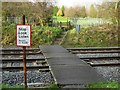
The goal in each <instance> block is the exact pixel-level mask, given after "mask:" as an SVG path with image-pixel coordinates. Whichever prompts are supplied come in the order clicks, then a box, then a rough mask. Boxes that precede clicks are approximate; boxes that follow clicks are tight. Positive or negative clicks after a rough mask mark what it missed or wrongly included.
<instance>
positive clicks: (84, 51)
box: [67, 47, 120, 67]
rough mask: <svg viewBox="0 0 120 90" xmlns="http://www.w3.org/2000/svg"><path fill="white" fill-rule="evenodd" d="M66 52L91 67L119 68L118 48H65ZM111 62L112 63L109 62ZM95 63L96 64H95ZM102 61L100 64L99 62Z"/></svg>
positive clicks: (119, 51)
mask: <svg viewBox="0 0 120 90" xmlns="http://www.w3.org/2000/svg"><path fill="white" fill-rule="evenodd" d="M67 50H68V51H69V52H70V53H72V54H76V55H77V56H78V57H79V58H80V59H81V60H84V61H85V62H86V63H88V64H90V65H91V66H92V67H103V66H104V67H119V66H120V60H119V59H120V56H119V53H120V48H119V47H109V48H107V47H103V48H97V47H96V48H67ZM111 60H112V62H110V61H111ZM95 61H96V62H97V63H96V62H95ZM99 61H102V62H99Z"/></svg>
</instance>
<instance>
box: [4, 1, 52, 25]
mask: <svg viewBox="0 0 120 90" xmlns="http://www.w3.org/2000/svg"><path fill="white" fill-rule="evenodd" d="M51 6H52V3H51V2H47V1H46V2H36V3H34V4H33V3H31V2H19V3H18V2H3V3H2V11H3V12H2V15H3V17H4V18H5V20H6V18H7V17H9V16H10V17H11V16H13V15H14V16H15V17H22V15H23V14H24V15H25V16H26V18H27V20H28V18H31V17H32V18H33V19H34V21H35V22H36V23H39V24H40V25H41V26H43V25H45V23H46V21H47V19H48V18H50V17H51V16H52V11H53V10H52V9H53V8H52V7H51Z"/></svg>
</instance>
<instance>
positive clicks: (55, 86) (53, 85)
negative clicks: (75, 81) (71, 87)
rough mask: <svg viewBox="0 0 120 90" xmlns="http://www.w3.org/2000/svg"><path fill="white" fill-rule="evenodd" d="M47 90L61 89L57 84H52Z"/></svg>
mask: <svg viewBox="0 0 120 90" xmlns="http://www.w3.org/2000/svg"><path fill="white" fill-rule="evenodd" d="M46 88H48V90H58V89H59V87H58V86H57V85H56V84H50V85H49V86H48V87H46Z"/></svg>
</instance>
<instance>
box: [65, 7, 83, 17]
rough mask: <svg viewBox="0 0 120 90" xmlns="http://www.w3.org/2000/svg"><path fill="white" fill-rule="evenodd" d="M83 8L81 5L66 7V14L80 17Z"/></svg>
mask: <svg viewBox="0 0 120 90" xmlns="http://www.w3.org/2000/svg"><path fill="white" fill-rule="evenodd" d="M80 12H81V9H80V7H79V6H76V7H70V8H65V16H66V17H80Z"/></svg>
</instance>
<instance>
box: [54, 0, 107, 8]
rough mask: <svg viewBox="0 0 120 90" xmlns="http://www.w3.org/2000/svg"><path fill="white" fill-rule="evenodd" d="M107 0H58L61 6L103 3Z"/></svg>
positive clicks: (58, 4)
mask: <svg viewBox="0 0 120 90" xmlns="http://www.w3.org/2000/svg"><path fill="white" fill-rule="evenodd" d="M103 1H105V0H56V2H57V6H59V7H61V6H62V5H64V6H66V7H70V6H75V5H84V6H90V5H91V4H101V3H102V2H103Z"/></svg>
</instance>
